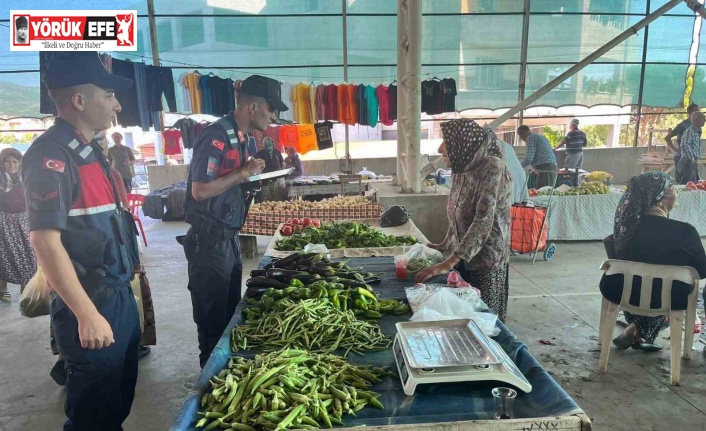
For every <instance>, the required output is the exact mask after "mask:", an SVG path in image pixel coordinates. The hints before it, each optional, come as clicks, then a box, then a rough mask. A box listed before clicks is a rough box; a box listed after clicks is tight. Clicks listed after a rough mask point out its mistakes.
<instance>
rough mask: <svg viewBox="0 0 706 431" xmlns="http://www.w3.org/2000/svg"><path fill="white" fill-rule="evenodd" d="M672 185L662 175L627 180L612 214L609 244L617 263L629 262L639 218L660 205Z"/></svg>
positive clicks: (671, 181) (635, 177) (639, 176)
mask: <svg viewBox="0 0 706 431" xmlns="http://www.w3.org/2000/svg"><path fill="white" fill-rule="evenodd" d="M673 185H674V178H673V177H672V176H670V175H667V174H665V173H664V172H648V173H645V174H642V175H637V176H634V177H632V178H631V179H630V182H629V183H628V188H627V190H626V191H625V194H624V195H623V197H622V198H621V199H620V203H619V204H618V209H617V210H616V212H615V227H614V229H613V242H614V244H615V253H616V255H617V257H618V259H623V260H631V258H632V240H633V238H634V236H635V232H637V227H638V226H639V225H640V222H641V221H642V215H643V214H644V213H645V211H647V210H648V209H650V208H651V207H652V206H653V205H654V204H656V203H657V202H659V201H661V200H662V199H663V198H664V196H665V194H666V193H667V191H668V190H669V189H670V188H671V187H672V186H673Z"/></svg>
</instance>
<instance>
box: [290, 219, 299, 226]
mask: <svg viewBox="0 0 706 431" xmlns="http://www.w3.org/2000/svg"><path fill="white" fill-rule="evenodd" d="M287 223H288V224H291V225H294V226H296V225H298V224H299V219H298V218H293V219H291V220H289V221H288V222H287Z"/></svg>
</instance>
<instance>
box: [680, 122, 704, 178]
mask: <svg viewBox="0 0 706 431" xmlns="http://www.w3.org/2000/svg"><path fill="white" fill-rule="evenodd" d="M705 120H706V117H704V113H703V112H701V111H696V112H694V113H693V114H691V126H689V127H688V128H687V129H686V130H685V131H684V134H683V135H682V137H681V142H680V144H679V150H680V151H679V152H680V154H681V157H680V158H679V169H678V171H679V178H677V181H678V182H679V184H686V183H688V182H689V181H693V182H696V181H698V180H699V159H700V158H701V128H702V127H704V122H706V121H705Z"/></svg>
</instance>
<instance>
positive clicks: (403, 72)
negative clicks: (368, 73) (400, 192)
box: [397, 0, 409, 187]
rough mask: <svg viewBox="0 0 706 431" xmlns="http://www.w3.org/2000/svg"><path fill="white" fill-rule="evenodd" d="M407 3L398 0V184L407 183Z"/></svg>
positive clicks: (403, 184) (403, 0)
mask: <svg viewBox="0 0 706 431" xmlns="http://www.w3.org/2000/svg"><path fill="white" fill-rule="evenodd" d="M406 79H407V4H406V2H405V0H397V185H399V186H402V187H404V186H405V184H406V183H407V153H408V152H409V151H408V148H407V136H406V127H407V122H406V118H407V110H406V106H407V97H406V95H405V90H404V89H405V83H406Z"/></svg>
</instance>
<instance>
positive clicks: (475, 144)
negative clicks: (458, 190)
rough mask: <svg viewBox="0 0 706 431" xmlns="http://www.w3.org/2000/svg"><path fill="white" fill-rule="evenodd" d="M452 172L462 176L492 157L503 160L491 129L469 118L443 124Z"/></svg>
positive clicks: (442, 129) (442, 128)
mask: <svg viewBox="0 0 706 431" xmlns="http://www.w3.org/2000/svg"><path fill="white" fill-rule="evenodd" d="M441 133H442V134H443V135H444V142H445V144H446V151H447V153H448V155H449V160H451V170H452V171H453V173H456V174H460V173H463V172H466V171H469V170H471V169H473V168H475V167H476V166H478V165H479V163H481V162H483V161H485V160H486V159H487V158H488V157H490V156H495V157H499V158H502V153H501V152H500V149H499V148H498V144H497V137H496V136H495V133H493V131H492V130H491V129H490V128H487V127H486V128H485V129H484V128H483V127H481V126H480V125H478V123H476V122H475V121H473V120H471V119H468V118H461V119H458V120H451V121H446V122H444V123H441Z"/></svg>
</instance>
